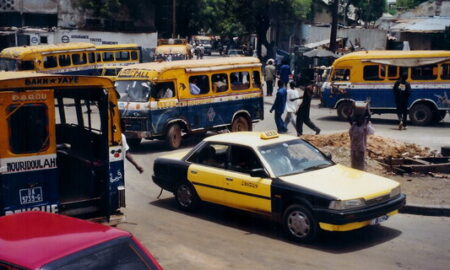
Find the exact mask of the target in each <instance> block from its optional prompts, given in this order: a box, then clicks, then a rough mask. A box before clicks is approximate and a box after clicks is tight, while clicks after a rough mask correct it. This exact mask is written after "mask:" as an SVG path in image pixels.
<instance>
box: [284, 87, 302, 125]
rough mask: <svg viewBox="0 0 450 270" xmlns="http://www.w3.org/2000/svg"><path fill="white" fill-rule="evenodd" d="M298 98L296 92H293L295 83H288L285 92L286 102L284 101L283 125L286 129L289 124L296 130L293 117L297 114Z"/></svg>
mask: <svg viewBox="0 0 450 270" xmlns="http://www.w3.org/2000/svg"><path fill="white" fill-rule="evenodd" d="M298 98H299V94H298V91H297V90H295V83H294V82H293V81H291V82H289V88H288V90H287V101H286V117H285V118H284V125H285V126H286V128H287V127H288V125H289V122H290V123H292V125H293V126H294V127H295V129H297V127H296V124H295V119H294V115H295V112H297V108H298V102H297V99H298Z"/></svg>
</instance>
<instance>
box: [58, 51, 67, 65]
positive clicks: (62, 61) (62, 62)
mask: <svg viewBox="0 0 450 270" xmlns="http://www.w3.org/2000/svg"><path fill="white" fill-rule="evenodd" d="M58 60H59V66H61V67H65V66H70V55H66V54H61V55H60V56H59V57H58Z"/></svg>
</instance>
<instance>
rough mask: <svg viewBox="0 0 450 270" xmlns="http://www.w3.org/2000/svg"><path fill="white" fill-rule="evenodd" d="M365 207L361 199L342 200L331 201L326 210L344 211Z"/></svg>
mask: <svg viewBox="0 0 450 270" xmlns="http://www.w3.org/2000/svg"><path fill="white" fill-rule="evenodd" d="M364 205H366V202H365V201H364V199H363V198H359V199H352V200H344V201H332V202H331V203H330V205H329V206H328V208H330V209H334V210H346V209H353V208H359V207H362V206H364Z"/></svg>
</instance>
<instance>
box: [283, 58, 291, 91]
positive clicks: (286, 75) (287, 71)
mask: <svg viewBox="0 0 450 270" xmlns="http://www.w3.org/2000/svg"><path fill="white" fill-rule="evenodd" d="M289 75H291V68H290V67H289V65H288V64H287V61H286V60H283V65H281V67H280V80H281V81H282V82H283V83H284V86H287V83H288V82H289Z"/></svg>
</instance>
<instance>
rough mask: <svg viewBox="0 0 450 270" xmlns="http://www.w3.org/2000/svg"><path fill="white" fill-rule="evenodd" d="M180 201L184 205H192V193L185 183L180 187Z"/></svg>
mask: <svg viewBox="0 0 450 270" xmlns="http://www.w3.org/2000/svg"><path fill="white" fill-rule="evenodd" d="M178 201H179V202H180V204H181V205H182V206H184V207H188V206H189V205H191V203H192V194H191V191H190V190H189V188H188V187H186V186H184V185H183V186H180V187H179V188H178Z"/></svg>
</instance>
